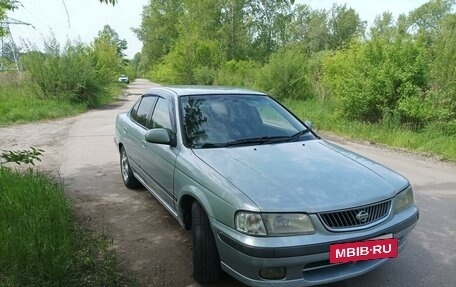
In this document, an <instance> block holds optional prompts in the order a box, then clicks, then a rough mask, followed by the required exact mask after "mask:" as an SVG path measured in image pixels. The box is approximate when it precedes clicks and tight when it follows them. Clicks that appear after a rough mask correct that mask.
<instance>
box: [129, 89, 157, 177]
mask: <svg viewBox="0 0 456 287" xmlns="http://www.w3.org/2000/svg"><path fill="white" fill-rule="evenodd" d="M156 102H157V97H156V96H152V95H143V96H142V97H141V99H140V100H139V101H138V103H137V104H136V105H135V106H134V107H133V108H132V109H131V111H130V114H129V117H130V120H131V122H130V123H129V124H128V125H126V126H125V127H124V128H123V131H122V132H123V133H124V144H125V149H126V152H127V155H128V158H129V162H130V165H131V166H132V168H133V169H134V170H135V171H136V172H137V173H139V174H140V175H141V177H143V176H144V175H145V172H144V167H143V166H142V165H141V158H142V154H143V152H144V150H143V149H144V148H143V144H144V143H143V142H144V135H145V133H146V131H147V130H148V126H149V125H150V123H149V119H150V116H151V114H152V111H153V109H154V107H155V103H156Z"/></svg>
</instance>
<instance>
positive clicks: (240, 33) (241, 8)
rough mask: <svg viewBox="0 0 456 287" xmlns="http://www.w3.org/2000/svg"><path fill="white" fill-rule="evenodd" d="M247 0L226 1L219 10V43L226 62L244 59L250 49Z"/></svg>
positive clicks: (249, 7) (248, 6)
mask: <svg viewBox="0 0 456 287" xmlns="http://www.w3.org/2000/svg"><path fill="white" fill-rule="evenodd" d="M250 2H251V1H249V0H227V1H224V3H223V4H222V8H221V30H220V32H221V38H222V39H221V41H222V46H223V47H224V48H225V54H226V57H227V59H228V60H241V59H246V58H247V56H248V53H249V48H250V35H249V30H250V28H251V26H252V21H251V20H250V19H249V18H248V16H247V15H248V14H249V13H251V11H250V10H251V5H250Z"/></svg>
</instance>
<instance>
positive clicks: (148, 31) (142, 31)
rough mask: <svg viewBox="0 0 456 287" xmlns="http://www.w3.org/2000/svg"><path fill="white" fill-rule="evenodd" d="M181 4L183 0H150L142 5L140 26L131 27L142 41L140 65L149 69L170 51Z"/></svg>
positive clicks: (176, 29)
mask: <svg viewBox="0 0 456 287" xmlns="http://www.w3.org/2000/svg"><path fill="white" fill-rule="evenodd" d="M183 5H184V3H183V0H150V1H149V5H146V6H144V10H143V12H142V21H141V26H140V27H139V28H135V29H133V31H134V32H135V33H136V35H137V36H138V38H139V40H141V41H142V42H143V48H142V51H141V67H144V68H145V69H150V68H151V67H152V66H153V65H155V64H158V63H159V62H160V61H162V60H163V57H164V56H165V55H167V54H168V53H169V52H170V51H171V49H172V48H173V46H174V43H175V41H176V40H177V38H178V36H179V31H178V23H179V19H181V17H182V15H183V13H184V6H183Z"/></svg>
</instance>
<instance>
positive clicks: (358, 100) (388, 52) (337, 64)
mask: <svg viewBox="0 0 456 287" xmlns="http://www.w3.org/2000/svg"><path fill="white" fill-rule="evenodd" d="M425 53H426V51H425V49H424V48H423V46H422V45H421V43H420V42H419V41H412V40H411V39H409V38H403V37H398V38H397V39H395V40H394V41H393V42H391V41H387V40H384V39H374V40H371V41H369V42H366V43H360V44H355V45H353V46H352V47H351V48H350V49H348V50H345V51H338V52H335V53H333V54H332V55H327V56H326V57H325V58H324V59H323V70H324V76H323V84H324V86H325V88H327V89H328V90H329V91H330V93H331V95H332V96H333V97H334V98H335V100H336V101H338V102H339V103H340V105H341V111H342V113H343V114H344V115H345V116H346V117H347V118H350V119H354V120H362V121H369V122H378V121H382V120H384V119H386V118H391V116H393V117H396V116H398V117H399V118H400V121H402V122H410V121H413V122H416V123H419V122H420V121H421V120H423V119H422V118H420V117H418V116H419V113H417V112H413V111H409V110H408V109H409V108H412V106H413V100H412V99H418V98H421V97H423V95H424V94H423V92H424V91H425V90H426V88H427V81H426V77H427V76H426V67H427V62H426V60H425ZM400 103H402V105H401V104H400Z"/></svg>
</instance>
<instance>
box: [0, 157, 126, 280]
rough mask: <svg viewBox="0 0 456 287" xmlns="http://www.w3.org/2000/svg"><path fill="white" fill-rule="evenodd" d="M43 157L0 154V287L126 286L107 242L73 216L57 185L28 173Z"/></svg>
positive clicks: (43, 175) (106, 239) (35, 172)
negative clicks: (20, 167)
mask: <svg viewBox="0 0 456 287" xmlns="http://www.w3.org/2000/svg"><path fill="white" fill-rule="evenodd" d="M43 152H44V151H43V150H40V149H35V148H31V149H30V150H23V151H3V152H2V153H0V242H1V244H0V286H5V287H6V286H126V285H128V284H130V283H131V281H128V280H127V279H126V277H124V276H123V275H121V273H120V272H119V271H118V270H117V266H116V258H115V254H114V250H113V246H112V242H111V241H110V240H109V239H108V238H107V237H106V236H105V235H103V234H98V235H94V234H93V233H91V232H89V231H88V230H86V229H85V228H84V227H82V224H80V223H78V221H77V219H76V217H75V216H74V215H73V212H72V209H71V206H70V202H69V201H68V199H66V198H65V196H64V194H63V185H62V184H60V183H55V182H54V181H53V180H51V179H49V178H48V176H47V175H45V174H43V173H41V172H38V171H35V170H33V169H31V168H28V169H26V170H25V171H24V170H22V171H19V170H15V169H12V168H9V167H6V166H5V164H6V163H8V162H11V163H17V164H22V165H29V164H32V165H34V162H35V161H36V160H40V158H41V155H42V153H43Z"/></svg>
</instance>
